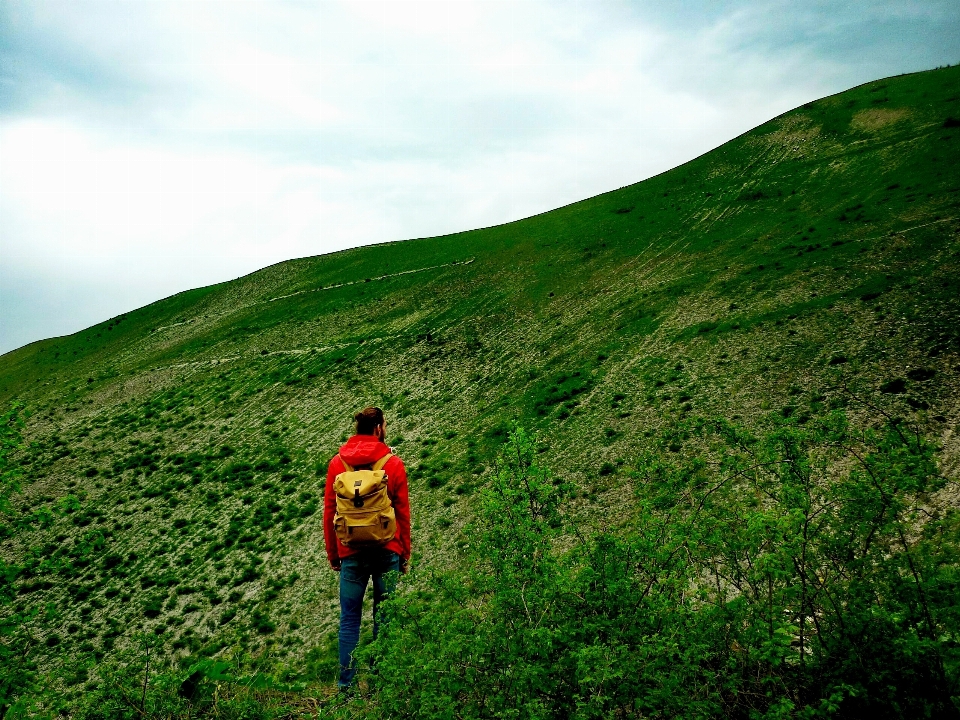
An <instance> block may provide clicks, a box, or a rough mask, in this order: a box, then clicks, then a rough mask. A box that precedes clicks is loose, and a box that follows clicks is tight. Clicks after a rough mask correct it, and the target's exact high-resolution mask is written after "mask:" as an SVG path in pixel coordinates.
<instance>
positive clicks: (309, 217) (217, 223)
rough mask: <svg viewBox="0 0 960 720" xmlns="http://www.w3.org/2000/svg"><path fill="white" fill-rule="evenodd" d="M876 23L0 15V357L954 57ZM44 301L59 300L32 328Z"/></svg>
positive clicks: (859, 12)
mask: <svg viewBox="0 0 960 720" xmlns="http://www.w3.org/2000/svg"><path fill="white" fill-rule="evenodd" d="M0 2H2V0H0ZM901 5H902V6H903V7H896V8H895V7H894V6H891V5H889V3H887V2H886V0H877V1H876V2H873V3H868V6H869V7H867V8H863V7H860V6H858V7H857V8H853V9H851V10H846V9H843V8H837V7H834V6H833V4H830V3H827V4H821V3H815V2H813V3H810V2H808V3H803V2H800V3H783V2H779V1H778V0H772V1H771V2H767V3H762V4H760V5H759V6H758V5H757V4H756V3H750V4H747V3H717V2H704V3H701V4H700V5H697V4H696V3H694V2H683V3H681V2H674V1H673V0H663V2H661V3H658V4H657V5H656V6H651V5H636V4H633V3H629V2H626V1H625V0H624V1H621V0H609V1H608V0H589V1H587V0H581V1H575V0H561V1H555V2H546V1H545V0H433V1H420V2H414V1H407V0H358V1H351V2H333V1H331V0H322V1H321V2H281V1H279V0H275V1H268V0H258V1H252V2H236V1H235V0H230V1H228V2H222V1H219V2H218V1H214V0H211V1H208V2H180V1H177V0H156V1H154V2H144V3H116V2H99V1H94V0H84V1H83V2H77V1H76V0H42V1H40V0H26V1H23V2H17V3H13V2H10V3H8V4H6V5H3V4H0V15H2V17H0V63H2V65H0V81H2V85H0V88H3V92H0V285H2V287H0V303H4V305H5V306H4V307H3V308H2V311H3V312H2V313H0V314H2V316H3V324H2V325H0V351H4V350H8V349H11V348H13V347H16V346H17V345H19V344H22V343H23V342H26V341H29V340H32V339H37V338H39V337H43V336H46V335H50V334H55V333H63V332H68V331H73V330H77V329H79V328H80V327H82V326H84V325H87V324H91V323H93V322H95V321H97V320H100V319H103V318H104V317H105V315H104V313H105V312H106V311H105V308H106V307H110V308H112V309H111V310H109V314H113V313H119V312H122V311H123V310H126V309H129V308H130V307H133V306H136V305H140V304H144V303H146V302H149V301H151V300H153V299H156V298H158V297H162V296H164V295H169V294H171V293H173V292H176V291H179V290H183V289H186V288H188V287H194V286H197V285H202V284H207V283H211V282H215V281H220V280H224V279H227V278H230V277H235V276H237V275H239V274H242V273H245V272H250V271H253V270H255V269H257V268H259V267H262V266H264V265H266V264H269V263H273V262H277V261H281V260H284V259H288V258H291V257H297V256H303V255H309V254H317V253H323V252H330V251H332V250H336V249H340V248H344V247H350V246H356V245H360V244H364V243H370V242H379V241H384V240H396V239H402V238H406V237H416V236H424V235H434V234H440V233H446V232H453V231H457V230H463V229H467V228H471V227H478V226H487V225H491V224H494V223H499V222H504V221H508V220H513V219H517V218H519V217H523V216H527V215H530V214H533V213H536V212H542V211H544V210H547V209H550V208H552V207H557V206H560V205H563V204H566V203H569V202H572V201H575V200H578V199H581V198H584V197H587V196H590V195H594V194H596V193H599V192H602V191H604V190H608V189H612V188H615V187H618V186H621V185H625V184H628V183H631V182H636V181H638V180H640V179H642V178H644V177H647V176H649V175H651V174H654V173H657V172H661V171H663V170H666V169H668V168H669V167H672V166H674V165H677V164H679V163H681V162H683V161H685V160H688V159H690V158H692V157H694V156H696V155H698V154H700V153H702V152H705V151H706V150H708V149H710V148H711V147H715V146H716V145H719V144H720V143H722V142H723V141H724V140H726V139H728V138H730V137H733V136H734V135H736V134H738V133H740V132H743V131H744V130H747V129H749V128H750V127H752V126H754V125H756V124H758V123H759V122H762V121H763V120H765V119H767V118H769V117H772V116H774V115H776V114H778V113H780V112H782V111H784V110H787V109H789V108H790V107H793V106H795V105H798V104H800V103H802V102H805V101H807V100H810V99H812V98H814V97H817V96H820V95H824V94H826V93H829V92H834V91H838V90H841V89H843V88H844V87H847V86H850V85H853V84H856V83H857V82H862V81H865V80H869V79H872V78H873V77H878V76H881V75H884V74H889V73H892V72H899V71H904V70H912V69H919V68H921V67H924V66H925V65H926V66H929V65H933V64H937V63H936V62H931V61H929V60H924V58H928V57H933V56H932V55H930V53H933V52H940V53H941V54H942V52H943V51H942V48H943V47H948V48H955V49H956V48H958V47H960V45H958V42H960V41H958V40H957V39H956V36H957V35H960V34H956V33H955V34H952V35H951V34H950V33H949V32H948V31H949V30H950V28H953V27H955V26H956V24H957V17H958V16H960V11H958V10H957V9H956V8H955V7H953V6H952V5H950V4H945V3H941V2H929V3H907V4H906V5H904V4H902V3H901ZM907 5H909V7H907ZM951 8H953V9H952V10H951ZM894 15H896V17H897V18H898V22H899V23H900V25H899V26H897V27H892V26H890V25H889V23H887V22H886V19H887V18H889V17H892V16H894ZM905 22H910V23H914V25H911V26H910V27H912V28H914V30H912V31H911V32H913V33H914V35H916V37H917V38H923V40H922V41H921V40H918V39H914V40H911V38H912V37H914V35H911V34H910V33H904V32H902V31H901V30H902V28H903V27H904V25H903V23H905ZM920 30H923V31H924V32H923V33H921V32H920ZM937 32H939V33H940V34H941V35H944V37H946V39H940V40H938V41H937V42H930V40H929V37H930V36H931V33H934V34H936V33H937ZM924 33H925V34H924ZM937 37H939V36H937ZM838 38H840V39H841V40H843V41H844V42H840V41H838V40H837V39H838ZM951 38H952V39H951ZM854 39H855V42H854ZM846 41H849V42H846ZM911 43H912V44H911ZM891 46H896V47H898V48H900V49H901V50H903V48H906V49H907V50H908V51H909V52H912V53H913V54H912V55H910V56H909V57H904V58H898V57H890V53H889V52H888V51H887V48H889V47H891ZM937 47H939V48H941V50H931V48H934V49H935V48H937ZM4 48H6V49H4ZM956 59H960V58H945V59H944V60H943V61H949V60H956ZM911 63H912V64H911ZM924 63H925V65H924ZM26 278H29V283H27V281H26ZM44 283H46V284H47V286H49V288H50V291H49V292H48V293H47V294H46V296H45V297H47V298H54V297H62V296H63V295H62V294H58V293H59V291H58V290H56V289H57V288H64V287H78V288H79V287H81V286H82V287H83V288H84V290H83V293H82V295H83V296H82V297H76V298H74V299H73V300H72V301H71V302H72V304H71V307H70V308H69V312H67V311H64V312H62V313H55V312H50V308H51V307H52V305H51V303H50V302H46V303H38V302H36V297H38V296H37V294H36V292H35V290H36V288H42V287H44ZM28 285H29V287H30V288H33V289H34V290H32V291H31V292H32V293H33V294H32V295H31V294H30V293H26V291H23V288H25V287H27V286H28ZM98 288H99V290H98ZM98 292H99V293H100V295H99V296H98V297H92V296H91V293H92V294H96V293H98ZM18 293H19V294H18ZM28 296H29V297H30V298H33V300H29V299H28ZM105 298H106V299H105ZM64 302H67V301H66V300H65V301H64ZM41 305H42V306H43V309H40V306H41Z"/></svg>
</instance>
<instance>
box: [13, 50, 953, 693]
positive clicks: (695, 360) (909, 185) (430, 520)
mask: <svg viewBox="0 0 960 720" xmlns="http://www.w3.org/2000/svg"><path fill="white" fill-rule="evenodd" d="M951 117H952V118H956V117H960V68H947V69H942V70H936V71H931V72H927V73H920V74H914V75H907V76H901V77H895V78H888V79H886V80H882V81H878V82H876V83H869V84H867V85H864V86H861V87H858V88H854V89H853V90H850V91H848V92H846V93H841V94H839V95H836V96H832V97H829V98H825V99H823V100H820V101H817V102H814V103H810V104H808V105H806V106H804V107H801V108H798V109H796V110H794V111H792V112H789V113H786V114H785V115H783V116H781V117H779V118H776V119H774V120H772V121H770V122H769V123H766V124H764V125H763V126H761V127H759V128H757V129H755V130H753V131H751V132H749V133H746V134H745V135H743V136H741V137H739V138H736V139H735V140H733V141H731V142H729V143H727V144H725V145H724V146H722V147H720V148H717V149H716V150H714V151H712V152H710V153H707V154H705V155H703V156H701V157H699V158H697V159H695V160H693V161H691V162H689V163H686V164H685V165H683V166H681V167H678V168H676V169H674V170H671V171H670V172H667V173H664V174H662V175H659V176H657V177H654V178H650V179H648V180H646V181H644V182H641V183H638V184H636V185H631V186H627V187H624V188H620V189H618V190H615V191H613V192H610V193H606V194H603V195H599V196H597V197H594V198H590V199H587V200H583V201H581V202H578V203H574V204H572V205H569V206H566V207H563V208H559V209H557V210H554V211H552V212H549V213H544V214H542V215H538V216H535V217H532V218H528V219H526V220H522V221H518V222H514V223H509V224H507V225H503V226H498V227H493V228H488V229H483V230H476V231H469V232H463V233H458V234H456V235H451V236H444V237H437V238H423V239H417V240H408V241H404V242H396V243H387V244H383V245H378V246H373V247H366V248H359V249H356V250H350V251H344V252H339V253H334V254H331V255H325V256H320V257H314V258H305V259H302V260H294V261H290V262H287V263H281V264H279V265H275V266H271V267H269V268H265V269H264V270H262V271H260V272H257V273H253V274H251V275H248V276H246V277H243V278H239V279H237V280H234V281H232V282H228V283H222V284H219V285H215V286H211V287H209V288H202V289H198V290H192V291H189V292H184V293H180V294H178V295H176V296H173V297H171V298H167V299H165V300H161V301H159V302H157V303H154V304H152V305H149V306H147V307H144V308H140V309H137V310H133V311H130V312H127V313H125V314H123V315H121V316H118V317H117V318H113V319H111V320H108V321H106V322H104V323H101V324H99V325H96V326H94V327H91V328H88V329H87V330H84V331H82V332H79V333H76V334H74V335H71V336H67V337H62V338H54V339H50V340H44V341H41V342H37V343H33V344H31V345H29V346H26V347H24V348H21V349H19V350H16V351H13V352H10V353H7V354H6V355H4V356H2V357H0V401H2V402H3V403H8V402H9V401H10V400H12V399H14V398H18V399H20V400H21V401H23V402H25V403H26V404H27V407H28V409H29V411H30V413H31V417H30V419H29V421H28V424H27V427H26V429H25V433H26V436H27V439H28V440H29V442H30V443H31V446H30V447H29V449H28V450H26V451H25V452H24V453H23V457H22V462H23V466H24V470H25V477H24V480H23V493H22V494H20V495H18V496H15V498H14V501H15V504H16V505H17V508H18V511H19V512H20V515H19V516H18V519H17V520H16V522H13V521H11V522H8V523H7V524H6V525H4V526H3V527H2V528H0V532H2V536H0V537H2V546H0V554H2V556H3V558H4V559H5V560H7V561H8V562H13V563H16V564H18V565H19V566H21V567H23V568H26V570H25V572H23V573H22V574H21V576H20V579H18V580H17V581H16V588H17V590H16V592H17V596H16V599H15V600H14V601H13V605H12V606H11V607H12V608H14V609H18V608H19V609H20V610H23V611H27V610H28V609H30V608H41V609H45V608H50V610H49V611H47V610H44V611H43V612H41V613H40V614H38V615H37V616H36V618H35V619H34V620H33V621H31V622H32V624H31V626H30V627H31V632H32V633H34V637H35V639H36V644H35V645H33V646H32V647H34V650H33V651H32V653H33V655H34V656H35V657H36V660H37V662H38V663H39V666H40V668H41V669H42V671H43V672H44V673H48V674H49V676H48V680H49V683H50V685H49V686H50V687H51V688H53V689H54V690H55V691H57V692H63V693H65V697H70V696H71V695H70V694H71V693H73V694H77V693H80V692H81V691H82V689H83V687H84V686H85V683H90V682H95V680H91V679H84V678H85V676H84V675H83V673H75V672H70V673H60V672H59V669H61V668H65V667H66V666H67V665H68V664H69V663H70V662H73V659H75V658H76V657H90V658H93V659H95V660H97V661H100V660H103V659H104V658H108V657H113V656H114V655H115V654H117V653H122V652H125V651H127V650H130V649H131V648H133V647H134V646H135V644H136V641H135V638H136V637H137V636H138V634H140V633H146V634H148V635H154V636H157V637H160V638H162V639H163V641H164V643H165V644H164V647H165V652H166V653H168V654H169V655H171V656H172V657H174V658H185V657H192V656H195V655H196V654H212V653H216V652H223V650H224V648H242V649H243V650H244V651H248V652H252V653H260V654H264V655H266V656H269V657H273V658H281V659H283V661H284V662H291V663H295V664H296V663H303V662H305V661H304V658H307V660H308V661H309V663H311V664H312V665H311V666H314V665H315V666H317V667H320V666H322V667H324V668H327V666H328V665H329V663H330V659H329V643H330V637H331V635H330V633H331V632H332V631H333V630H334V629H335V623H336V576H335V575H334V574H333V573H331V572H328V571H327V570H326V569H325V558H324V554H323V544H322V529H321V515H322V513H321V508H320V503H321V496H322V491H323V482H324V478H323V472H324V469H325V466H326V462H327V460H328V459H329V458H330V456H331V455H332V454H333V453H334V452H336V448H337V447H338V445H339V443H340V442H341V441H342V439H344V438H345V437H346V435H347V434H348V432H349V427H350V418H351V416H352V413H353V412H355V411H356V410H357V409H359V408H360V407H362V406H364V405H368V404H379V405H381V406H382V407H384V408H385V409H386V411H387V416H388V423H389V425H388V430H389V435H390V436H392V437H393V438H399V437H402V438H403V442H402V443H399V444H398V448H397V451H398V453H399V454H400V455H401V456H402V457H403V458H404V459H405V460H406V462H407V464H408V467H409V468H410V479H411V495H412V503H413V507H414V524H415V526H414V547H415V559H414V561H415V563H419V564H421V566H424V565H426V566H436V567H441V566H444V565H446V564H449V563H451V562H452V563H456V562H457V561H458V558H459V557H460V556H461V553H460V552H459V550H458V546H457V542H458V540H459V537H458V535H457V528H459V527H460V526H461V524H462V523H463V522H464V521H465V520H466V519H468V518H470V517H472V512H473V507H474V505H473V503H474V490H475V489H476V488H477V487H479V486H482V485H483V484H484V483H485V482H486V481H487V478H488V477H489V473H490V466H491V464H492V462H493V458H494V456H495V453H496V451H497V449H498V448H499V447H500V445H501V444H502V442H503V440H504V439H505V438H506V433H507V430H508V429H509V428H510V427H511V424H510V423H511V422H512V421H513V420H515V419H519V420H521V421H523V423H524V424H525V425H526V426H527V427H529V428H531V429H532V430H534V431H538V432H539V433H540V439H539V441H538V442H539V446H538V452H539V453H540V457H541V462H542V463H543V464H545V465H547V466H549V467H551V468H553V470H554V472H555V473H556V474H557V475H558V476H559V477H562V478H563V480H564V481H567V482H570V483H572V484H573V485H574V486H576V487H577V497H578V498H579V499H578V500H577V501H576V503H574V504H573V506H572V512H575V513H580V514H581V515H582V517H583V518H584V522H587V521H588V518H590V517H592V516H593V515H595V513H594V512H592V511H591V509H590V508H591V507H593V506H594V504H602V503H604V502H606V500H605V497H606V494H605V493H604V492H603V488H605V487H609V486H613V485H615V484H616V483H618V482H622V481H623V480H622V475H621V472H620V468H621V467H622V465H623V463H624V461H628V462H629V461H630V459H631V458H633V457H635V456H636V455H637V453H638V452H639V448H640V447H641V446H642V445H643V443H644V441H645V438H647V437H648V436H649V434H650V433H651V432H655V431H657V432H659V431H661V430H663V429H665V428H666V429H668V428H670V427H672V425H673V424H674V423H676V422H677V421H679V420H681V419H682V418H684V417H686V416H688V415H689V414H690V413H694V412H695V413H697V414H699V415H707V416H709V415H721V416H724V417H728V418H738V419H739V420H740V421H741V422H743V423H746V424H747V425H749V424H751V423H752V422H753V421H754V420H755V419H757V418H759V417H760V416H762V415H765V414H767V413H769V412H778V413H782V414H784V415H790V416H792V417H794V418H796V419H797V420H798V421H801V422H802V421H803V420H804V419H805V418H811V417H816V416H818V415H820V414H822V413H824V412H826V411H827V410H828V409H830V408H835V407H842V406H845V405H847V404H849V403H850V402H851V401H850V396H851V393H853V394H855V395H857V396H859V397H864V398H870V399H871V402H876V403H882V406H883V407H884V408H885V410H886V411H888V412H890V413H892V414H899V415H902V416H903V417H905V418H909V419H911V420H913V421H915V422H917V423H919V425H920V426H921V427H923V428H924V429H925V432H927V433H929V434H930V435H931V436H933V437H941V438H946V439H947V443H946V446H945V449H944V453H943V457H942V461H943V463H944V467H948V468H949V467H955V463H956V461H957V457H958V452H957V444H956V440H953V439H951V438H955V437H956V422H957V416H956V410H955V398H956V397H957V395H958V373H960V237H958V229H960V130H958V128H956V127H955V126H952V125H950V123H949V122H947V120H948V118H951ZM411 271H416V272H411ZM368 278H369V281H367V279H368ZM348 283H349V284H348ZM334 286H338V287H334ZM857 407H859V406H857ZM851 412H852V413H854V420H856V408H855V407H852V408H851ZM950 433H952V435H951V434H950ZM388 439H389V438H388ZM683 447H684V440H683V438H681V437H678V438H676V439H675V440H674V441H673V442H672V444H670V445H669V449H670V450H671V451H672V452H682V451H683ZM951 463H954V464H951ZM294 576H296V578H295V579H293V580H291V578H294ZM188 588H189V590H190V592H185V590H186V589H188ZM294 625H295V626H296V627H295V628H294V627H293V626H294ZM71 628H73V630H71ZM324 672H326V670H324ZM327 679H329V678H327Z"/></svg>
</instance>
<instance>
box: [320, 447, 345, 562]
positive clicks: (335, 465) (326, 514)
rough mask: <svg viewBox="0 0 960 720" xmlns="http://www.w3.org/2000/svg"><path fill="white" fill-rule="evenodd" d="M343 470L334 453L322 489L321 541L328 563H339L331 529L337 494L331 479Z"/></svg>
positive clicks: (335, 537) (335, 535)
mask: <svg viewBox="0 0 960 720" xmlns="http://www.w3.org/2000/svg"><path fill="white" fill-rule="evenodd" d="M342 472H343V464H342V463H341V462H340V458H339V456H337V455H334V456H333V458H332V459H331V460H330V464H329V465H327V484H326V487H325V488H324V491H323V542H324V544H325V545H326V548H327V559H328V560H329V561H330V565H332V566H334V567H336V566H338V565H339V564H340V553H339V551H338V550H337V533H336V532H335V531H334V529H333V515H334V513H335V512H336V509H337V495H336V493H335V492H334V491H333V481H334V480H335V479H336V477H337V475H339V474H340V473H342Z"/></svg>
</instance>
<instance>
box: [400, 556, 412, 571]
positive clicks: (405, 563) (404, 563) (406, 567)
mask: <svg viewBox="0 0 960 720" xmlns="http://www.w3.org/2000/svg"><path fill="white" fill-rule="evenodd" d="M409 569H410V566H409V564H408V561H407V560H404V559H402V558H401V559H400V574H401V575H406V574H407V571H408V570H409Z"/></svg>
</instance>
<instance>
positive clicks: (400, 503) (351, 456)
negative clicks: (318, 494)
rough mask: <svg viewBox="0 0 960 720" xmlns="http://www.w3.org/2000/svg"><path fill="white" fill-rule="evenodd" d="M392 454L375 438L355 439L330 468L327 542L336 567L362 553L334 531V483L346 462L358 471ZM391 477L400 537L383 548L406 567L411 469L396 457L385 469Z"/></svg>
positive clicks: (389, 482) (325, 519)
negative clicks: (350, 557) (363, 466)
mask: <svg viewBox="0 0 960 720" xmlns="http://www.w3.org/2000/svg"><path fill="white" fill-rule="evenodd" d="M388 452H390V448H388V447H387V446H386V445H384V444H383V443H382V442H380V441H379V440H377V438H376V437H374V436H373V435H354V436H353V437H352V438H350V439H349V440H347V442H345V443H344V444H343V445H342V446H341V447H340V453H339V454H338V455H334V456H333V459H332V460H331V461H330V464H329V465H328V466H327V487H326V490H325V491H324V493H323V540H324V543H325V544H326V546H327V558H328V559H329V560H330V565H331V566H332V567H339V566H340V561H341V560H342V559H343V558H345V557H349V556H350V555H353V554H354V553H356V552H359V551H358V550H356V549H352V548H348V547H347V546H346V545H344V544H343V543H342V542H340V538H338V537H337V533H336V532H335V531H334V529H333V515H334V513H335V512H336V510H337V494H336V493H335V492H334V491H333V481H334V480H335V479H336V477H337V475H339V474H340V473H342V472H343V471H344V470H346V468H345V467H344V466H343V461H342V460H341V459H340V457H341V456H342V457H343V460H346V461H347V463H348V464H349V465H350V466H351V467H353V468H356V467H357V466H358V465H369V464H372V463H375V462H376V461H377V460H379V459H380V458H382V457H383V456H384V455H386V454H387V453H388ZM383 469H384V470H385V471H386V473H387V495H389V496H390V502H392V503H393V510H394V512H395V513H396V515H397V534H396V535H394V536H393V540H391V541H390V542H388V543H387V544H386V545H384V546H383V547H384V548H386V549H387V550H393V551H394V552H395V553H397V555H399V556H400V559H401V561H403V562H404V563H405V562H406V561H407V560H409V559H410V499H409V497H408V495H407V469H406V468H405V467H404V466H403V460H401V459H400V458H398V457H397V456H396V455H394V456H393V457H392V458H390V459H389V460H387V464H386V465H384V466H383Z"/></svg>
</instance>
